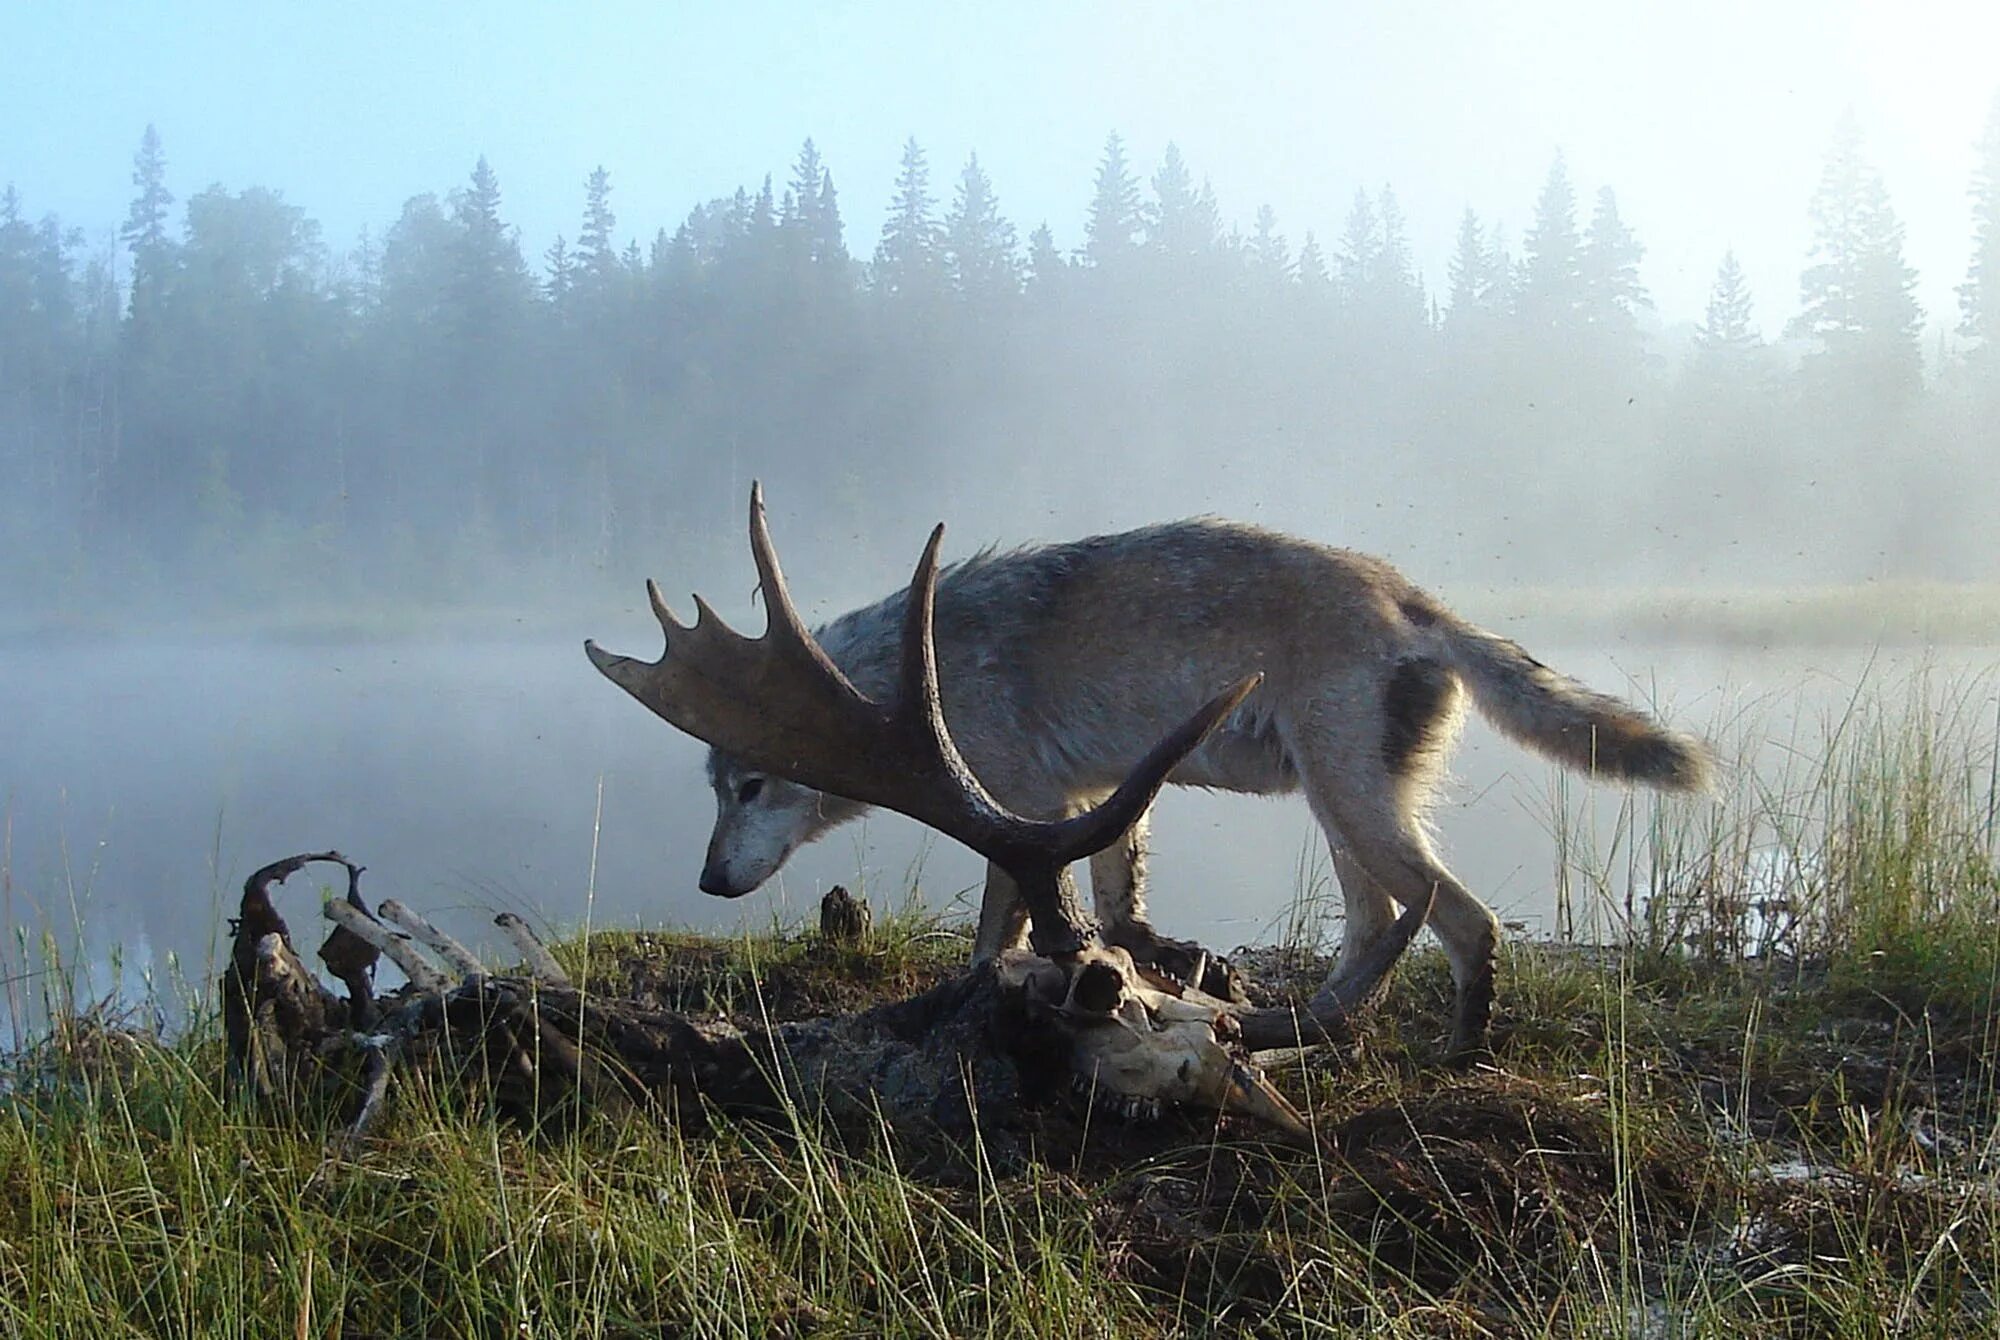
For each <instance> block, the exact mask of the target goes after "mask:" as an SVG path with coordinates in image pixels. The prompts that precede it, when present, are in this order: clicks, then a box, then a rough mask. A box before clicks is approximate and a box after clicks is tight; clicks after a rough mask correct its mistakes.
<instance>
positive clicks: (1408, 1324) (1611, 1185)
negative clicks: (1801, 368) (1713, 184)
mask: <svg viewBox="0 0 2000 1340" xmlns="http://www.w3.org/2000/svg"><path fill="white" fill-rule="evenodd" d="M1989 693H1990V691H1989V689H1988V688H1987V687H1986V686H1983V685H1980V684H1969V685H1968V684H1936V683H1931V682H1929V681H1927V680H1924V679H1923V678H1921V677H1919V678H1918V679H1915V680H1912V681H1910V682H1909V683H1907V684H1897V685H1881V686H1877V688H1876V689H1875V690H1873V691H1871V692H1870V693H1867V694H1863V695H1857V697H1856V698H1855V699H1854V700H1853V701H1852V702H1850V703H1848V704H1846V705H1845V706H1844V707H1843V709H1842V710H1841V711H1839V712H1837V713H1835V714H1834V715H1833V716H1832V717H1830V718H1829V719H1828V720H1827V721H1825V722H1823V723H1821V724H1820V726H1819V728H1818V729H1817V730H1810V729H1809V730H1807V731H1805V732H1803V734H1802V736H1801V737H1800V738H1787V739H1783V740H1776V741H1768V740H1761V739H1760V738H1759V732H1758V729H1757V727H1756V726H1755V724H1754V723H1744V724H1741V725H1739V727H1738V728H1737V729H1736V730H1735V731H1734V732H1733V734H1734V738H1733V739H1731V740H1730V741H1729V742H1728V743H1729V746H1730V752H1733V753H1736V754H1738V755H1744V754H1749V753H1752V752H1756V751H1759V750H1761V751H1764V754H1765V758H1764V760H1763V764H1762V766H1760V767H1759V768H1758V769H1757V770H1756V776H1757V777H1759V778H1761V781H1757V782H1750V781H1748V780H1744V781H1742V782H1740V783H1739V784H1737V785H1733V786H1731V787H1730V788H1728V789H1727V791H1726V792H1725V797H1724V798H1723V799H1722V800H1721V801H1719V802H1717V803H1714V804H1705V803H1694V804H1690V803H1687V802H1669V803H1659V804H1655V803H1653V802H1650V801H1648V802H1645V803H1644V804H1643V805H1641V804H1632V805H1628V806H1626V807H1625V808H1624V809H1622V810H1621V811H1620V813H1619V815H1618V817H1617V819H1616V821H1615V822H1613V823H1612V824H1611V825H1609V826H1608V829H1606V830H1604V831H1599V830H1597V829H1592V828H1587V827H1585V826H1583V825H1581V824H1579V823H1576V822H1574V820H1573V818H1572V817H1570V816H1569V815H1568V807H1569V806H1570V805H1571V803H1572V797H1571V796H1570V795H1569V793H1568V792H1567V791H1564V790H1558V791H1557V792H1556V793H1555V794H1554V796H1553V797H1552V801H1553V805H1552V820H1551V827H1552V830H1553V833H1554V836H1555V838H1556V841H1557V844H1558V846H1559V848H1560V849H1561V851H1560V854H1561V859H1562V861H1563V862H1564V865H1565V868H1566V869H1567V871H1568V878H1569V886H1570V890H1571V892H1570V897H1571V899H1572V903H1573V917H1572V924H1574V925H1575V926H1576V928H1577V936H1576V939H1575V941H1574V942H1569V943H1565V942H1560V941H1558V942H1540V943H1523V944H1515V945H1513V946H1512V947H1511V948H1510V949H1509V951H1508V952H1507V954H1506V957H1505V960H1504V962H1503V964H1502V990H1503V997H1502V1002H1501V1013H1500V1019H1499V1023H1500V1028H1499V1039H1498V1049H1497V1054H1498V1062H1499V1064H1498V1067H1497V1068H1496V1069H1494V1070H1490V1071H1479V1072H1474V1073H1470V1074H1458V1073H1454V1072H1452V1071H1450V1070H1448V1069H1447V1068H1446V1067H1445V1066H1444V1065H1443V1064H1442V1055H1441V1049H1442V1046H1443V1040H1444V1039H1443V1034H1444V1032H1445V1021H1446V1019H1447V1018H1448V1003H1449V993H1450V984H1449V977H1448V974H1447V972H1446V970H1445V968H1444V965H1443V962H1442V959H1441V957H1440V956H1438V955H1437V954H1436V953H1434V952H1420V953H1418V954H1416V955H1413V956H1412V958H1411V960H1410V961H1409V962H1408V963H1406V964H1405V965H1404V966H1403V968H1402V970H1401V971H1400V973H1399V975H1398V977H1397V979H1396V982H1395V984H1394V987H1393V989H1392V990H1391V992H1390V994H1389V996H1388V998H1387V1000H1386V1001H1385V1002H1384V1005H1383V1007H1382V1011H1381V1014H1380V1017H1379V1019H1378V1021H1377V1023H1376V1026H1375V1027H1374V1028H1373V1029H1372V1030H1371V1032H1370V1034H1369V1037H1368V1039H1367V1042H1366V1045H1365V1046H1362V1047H1360V1048H1357V1049H1355V1050H1353V1051H1351V1052H1349V1053H1347V1054H1345V1055H1340V1056H1318V1057H1311V1058H1306V1059H1304V1060H1302V1061H1300V1060H1294V1061H1288V1062H1286V1063H1285V1064H1284V1065H1283V1066H1281V1067H1279V1068H1277V1069H1275V1070H1274V1074H1275V1075H1276V1077H1277V1078H1278V1080H1279V1082H1280V1084H1281V1086H1282V1087H1284V1088H1285V1089H1286V1090H1287V1092H1288V1093H1290V1094H1291V1095H1292V1096H1293V1098H1294V1099H1295V1101H1297V1102H1298V1103H1299V1105H1300V1106H1301V1108H1302V1109H1303V1110H1306V1111H1308V1112H1309V1113H1311V1115H1312V1117H1313V1119H1314V1121H1315V1122H1316V1123H1317V1124H1318V1126H1319V1128H1320V1129H1321V1130H1322V1132H1324V1133H1325V1134H1326V1136H1327V1137H1328V1138H1327V1139H1326V1140H1325V1141H1323V1142H1322V1144H1321V1146H1320V1148H1318V1149H1317V1150H1301V1149H1293V1148H1289V1147H1284V1146H1278V1145H1273V1144H1271V1143H1268V1142H1266V1141H1265V1140H1263V1139H1261V1138H1260V1137H1259V1135H1258V1133H1257V1132H1254V1131H1250V1130H1246V1129H1243V1128H1241V1127H1238V1126H1235V1125H1231V1124H1224V1125H1222V1126H1220V1127H1218V1126H1216V1125H1215V1124H1214V1123H1212V1122H1209V1121H1206V1120H1204V1119H1202V1118H1199V1117H1194V1116H1187V1115H1180V1116H1174V1117H1170V1118H1168V1119H1166V1120H1164V1121H1163V1122H1161V1123H1160V1124H1158V1125H1156V1126H1148V1127H1131V1126H1125V1125H1122V1124H1118V1123H1114V1122H1111V1121H1110V1120H1109V1119H1102V1120H1098V1119H1093V1124H1092V1125H1091V1126H1090V1128H1089V1133H1088V1135H1087V1137H1086V1139H1085V1140H1084V1142H1083V1145H1082V1147H1081V1148H1075V1147H1062V1148H1059V1147H1050V1146H1047V1145H1044V1144H1040V1143H1038V1142H1037V1140H1036V1138H1035V1133H1034V1132H1033V1131H1030V1132H1029V1133H1028V1134H1027V1136H1026V1137H1025V1138H1024V1139H1023V1141H1022V1142H1021V1143H1020V1144H1019V1145H1018V1146H1017V1147H1006V1148H1003V1147H1000V1146H998V1145H994V1146H989V1145H987V1144H984V1143H975V1144H973V1145H971V1146H970V1147H966V1146H953V1147H952V1148H950V1149H948V1150H945V1151H943V1152H942V1153H940V1151H938V1150H936V1149H930V1148H919V1147H916V1146H915V1145H914V1144H913V1142H912V1141H911V1140H910V1139H907V1138H905V1137H904V1136H902V1135H899V1134H898V1133H896V1132H891V1131H885V1130H879V1129H878V1130H862V1131H858V1132H857V1131H846V1132H838V1131H833V1130H830V1129H828V1128H826V1127H825V1126H824V1125H823V1124H822V1123H820V1122H817V1121H815V1120H813V1119H811V1117H810V1116H809V1115H807V1114H794V1117H793V1119H792V1120H790V1121H788V1122H781V1123H779V1124H778V1125H777V1126H775V1127H763V1126H751V1125H732V1124H729V1123H726V1122H699V1121H688V1122H684V1123H681V1124H678V1125H662V1124H654V1123H650V1122H645V1121H642V1120H639V1119H615V1118H612V1117H598V1118H596V1119H593V1120H592V1121H590V1122H587V1123H585V1124H584V1125H583V1126H582V1127H581V1128H580V1129H578V1130H576V1131H574V1132H572V1133H569V1134H565V1135H562V1136H553V1135H544V1134H537V1133H534V1132H529V1131H523V1130H519V1129H516V1128H513V1127H510V1126H508V1125H505V1124H503V1123H498V1122H496V1121H495V1120H494V1119H493V1118H492V1117H491V1116H490V1115H488V1112H487V1111H486V1109H485V1107H484V1106H483V1105H481V1104H479V1103H477V1102H474V1101H468V1100H467V1099H466V1097H465V1096H464V1095H463V1094H461V1093H460V1092H458V1091H456V1090H453V1089H450V1088H447V1087H444V1086H442V1085H441V1084H436V1083H434V1082H433V1081H434V1079H435V1077H430V1078H426V1077H424V1076H422V1075H419V1076H416V1077H413V1078H412V1080H411V1081H410V1082H407V1083H405V1084H404V1085H402V1086H400V1087H399V1089H398V1090H397V1099H396V1102H395V1103H394V1104H393V1106H392V1109H391V1111H390V1113H389V1114H388V1116H387V1117H386V1119H385V1125H384V1126H383V1127H382V1128H381V1129H380V1131H379V1133H378V1135H377V1137H376V1138H374V1139H372V1140H371V1141H370V1142H369V1143H368V1144H367V1145H366V1146H365V1147H363V1148H360V1149H358V1150H350V1151H345V1152H335V1151H334V1150H333V1147H332V1146H331V1145H330V1144H329V1142H328V1141H327V1140H326V1139H325V1138H324V1137H325V1136H326V1135H327V1134H328V1133H329V1132H330V1130H331V1129H332V1123H331V1118H330V1116H328V1115H326V1114H313V1113H271V1112H259V1111H255V1110H252V1109H250V1108H248V1107H246V1106H243V1105H241V1104H240V1103H238V1102H237V1101H235V1100H231V1099H225V1098H224V1097H223V1095H222V1093H221V1089H220V1074H221V1070H222V1062H221V1046H220V1041H219V1038H218V1037H217V1029H216V1028H215V1027H214V1022H213V1019H212V1017H211V1016H209V1015H207V1014H202V1015H200V1016H198V1017H197V1018H196V1019H195V1021H194V1023H193V1024H192V1025H191V1026H189V1027H187V1028H185V1029H183V1030H181V1031H179V1032H177V1033H176V1034H174V1035H173V1036H172V1037H170V1038H163V1037H161V1036H159V1035H158V1034H156V1033H153V1032H149V1031H147V1030H144V1029H137V1028H132V1027H129V1026H127V1025H125V1024H124V1023H122V1022H121V1021H120V1020H119V1019H118V1018H117V1017H116V1016H115V1015H113V1014H110V1013H108V1012H107V1011H105V1010H103V1009H98V1010H92V1009H87V1008H79V1007H78V1006H77V1005H76V1004H74V1003H73V1002H70V1001H68V1000H67V998H59V999H57V1000H55V1001H53V1002H52V1003H53V1004H54V1005H55V1007H56V1008H55V1011H54V1016H55V1018H56V1020H57V1022H56V1024H55V1025H54V1026H53V1027H52V1028H51V1029H50V1030H49V1031H48V1033H47V1034H46V1036H44V1037H43V1038H41V1039H39V1040H37V1041H36V1043H35V1044H34V1045H33V1046H31V1047H29V1048H27V1049H25V1050H23V1051H22V1052H20V1053H19V1054H18V1055H16V1056H15V1057H13V1058H12V1059H11V1061H10V1062H9V1064H8V1068H7V1074H6V1084H5V1088H4V1092H0V1333H4V1334H6V1335H10V1336H12V1335H20V1336H69V1335H89V1336H116V1335H189V1336H193V1335H202V1336H208V1335H292V1336H307V1335H312V1336H318V1335H333V1334H343V1335H412V1334H421V1335H464V1336H489V1335H500V1334H512V1335H552V1336H600V1335H602V1336H637V1335H646V1336H660V1335H671V1336H681V1335H687V1336H745V1337H748V1336H765V1335H829V1336H840V1335H854V1336H861V1335H910V1336H959V1335H1016V1334H1034V1335H1037V1336H1070V1335H1076V1336H1097V1335H1105V1336H1110V1335H1118V1336H1121V1337H1122V1336H1151V1335H1207V1334H1244V1333H1249V1334H1260V1335H1272V1336H1321V1335H1357V1336H1358V1335H1390V1336H1397V1335H1400V1336H1456V1335H1463V1336H1483V1335H1506V1336H1514V1335H1522V1336H1544V1335H1548V1336H1557V1335H1561V1336H1570V1335H1577V1336H1607V1337H1608V1336H1631V1335H1640V1336H1662V1337H1667V1336H1672V1337H1682V1336H1731V1337H1736V1336H1743V1335H1800V1336H1805V1335H1814V1336H1817V1335H1835V1336H1854V1337H1866V1336H1891V1335H1896V1336H1902V1335H1930V1336H1957V1335H1965V1334H1979V1333H1992V1332H1994V1331H1995V1330H1996V1329H2000V1182H1996V1179H1995V1169H1996V1166H2000V1143H1996V1139H2000V1137H1996V1135H1995V1134H1994V1132H1995V1131H1996V1129H2000V1126H1996V1121H2000V1088H1996V1083H1995V1074H1996V1059H2000V1037H1996V1020H2000V1010H1996V998H2000V874H1996V866H1995V859H1994V856H1995V845H1994V844H1995V831H1994V825H1995V815H1994V809H1995V805H1994V797H1995V790H1994V777H1995V767H1996V764H1995V745H1996V738H1995V725H1994V717H1993V715H1992V713H1993V702H1992V699H1991V697H1990V696H1989ZM1743 776H1744V777H1745V778H1747V777H1748V776H1749V773H1748V772H1746V773H1744V774H1743ZM1322 874H1323V872H1321V871H1319V870H1318V869H1317V867H1315V866H1314V865H1313V863H1312V862H1311V861H1310V860H1307V861H1305V862H1303V863H1302V866H1301V884H1302V889H1303V890H1304V891H1305V892H1307V893H1311V892H1312V891H1314V890H1318V894H1317V895H1316V896H1320V897H1323V896H1324V880H1323V878H1322ZM1301 904H1302V905H1301V907H1300V908H1299V909H1297V910H1296V911H1295V913H1294V914H1293V916H1292V917H1291V918H1290V919H1289V920H1288V922H1287V926H1288V931H1287V934H1288V936H1290V937H1293V938H1294V940H1295V942H1294V943H1291V944H1289V945H1287V946H1285V948H1286V951H1287V952H1285V953H1282V954H1267V955H1262V956H1259V957H1258V959H1257V963H1258V965H1259V970H1260V972H1262V973H1263V974H1264V975H1265V976H1266V977H1267V978H1280V979H1286V980H1284V981H1280V982H1279V983H1278V984H1279V985H1285V984H1293V985H1296V984H1299V983H1304V984H1311V983H1312V982H1313V981H1314V979H1315V978H1316V976H1317V975H1318V974H1319V973H1320V972H1321V971H1323V969H1324V966H1325V960H1324V957H1323V953H1322V950H1323V945H1321V944H1319V943H1318V941H1319V940H1320V939H1321V938H1322V937H1323V934H1324V931H1325V928H1326V918H1325V916H1324V909H1323V908H1322V907H1318V906H1315V905H1312V898H1311V897H1302V899H1301ZM1592 927H1595V928H1596V929H1597V933H1595V934H1592V933H1591V930H1592ZM964 945H965V942H964V939H963V936H962V934H961V933H960V932H959V931H958V929H957V928H954V927H951V926H948V925H945V924H943V923H940V922H939V921H937V920H935V919H934V918H929V917H926V916H924V915H923V914H921V913H920V912H917V911H915V910H911V909H905V910H904V911H903V912H901V913H898V914H896V915H894V916H892V917H889V918H887V919H885V924H883V925H880V926H878V928H877V929H876V931H875V932H874V934H873V936H872V937H871V939H870V940H869V941H868V942H866V943H865V944H864V945H862V946H859V947H838V948H837V947H833V946H828V945H824V944H822V943H820V942H818V940H817V939H816V937H812V936H807V935H780V934H773V935H769V936H759V937H754V938H747V939H740V940H733V941H715V940H704V939H701V938H698V937H692V936H685V935H674V934H666V933H656V934H630V933H623V934H615V935H614V934H597V935H593V936H591V937H589V939H588V941H587V942H572V943H570V944H567V945H563V946H560V947H559V949H558V953H559V955H560V956H562V957H563V958H564V959H565V960H566V966H568V967H569V968H570V969H571V971H572V972H574V973H579V974H581V973H587V974H588V976H589V980H590V981H591V982H592V983H593V989H594V990H598V991H603V992H617V993H621V994H640V995H646V996H649V997H650V998H652V999H654V1000H655V1001H656V1002H658V1003H661V1004H665V1005H669V1006H671V1007H673V1008H677V1009H683V1010H689V1011H696V1012H706V1013H721V1014H729V1015H737V1016H741V1017H746V1018H753V1017H761V1016H762V1015H765V1014H770V1015H773V1016H777V1017H798V1016H804V1015H809V1014H814V1013H820V1012H824V1011H827V1010H832V1009H847V1008H852V1007H853V1006H855V1005H857V1004H859V1003H862V1002H864V1001H867V1000H871V999H875V998H880V997H884V996H893V995H902V994H907V993H908V992H910V991H913V990H915V989H917V988H919V987H921V986H922V985H924V984H926V983H927V982H929V981H933V980H936V979H937V978H938V977H939V976H940V975H942V974H944V973H947V972H949V971H951V970H952V968H953V967H954V966H955V965H956V964H957V962H958V961H959V960H960V958H961V957H962V955H963V953H964ZM60 979H61V974H60V973H57V974H55V975H54V976H53V977H51V978H49V979H45V980H49V981H52V982H59V981H60ZM49 989H50V990H56V991H59V990H60V988H59V987H55V986H51V987H50V988H49Z"/></svg>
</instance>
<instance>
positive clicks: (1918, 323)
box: [1785, 113, 1923, 405]
mask: <svg viewBox="0 0 2000 1340" xmlns="http://www.w3.org/2000/svg"><path fill="white" fill-rule="evenodd" d="M1810 214H1811V217H1812V221H1813V246H1812V251H1811V253H1810V255H1809V257H1808V259H1809V261H1810V263H1809V264H1808V265H1807V266H1806V268H1805V271H1804V272H1803V273H1802V274H1801V275H1800V276H1799V292H1800V298H1801V301H1802V310H1801V311H1800V312H1799V314H1798V315H1797V316H1796V317H1794V318H1793V319H1792V321H1791V322H1790V323H1789V324H1788V325H1787V326H1786V327H1785V333H1786V334H1788V335H1792V336H1800V337H1805V338H1809V339H1812V340H1814V341H1815V342H1816V343H1817V344H1818V346H1819V347H1818V349H1817V350H1816V352H1815V353H1814V354H1813V355H1810V356H1809V358H1808V363H1809V364H1811V365H1813V366H1814V367H1815V368H1816V369H1817V371H1818V373H1819V374H1820V375H1822V377H1823V379H1824V381H1825V383H1826V385H1827V386H1828V388H1829V389H1838V390H1841V391H1844V392H1857V391H1862V390H1866V391H1872V392H1874V393H1876V394H1878V395H1881V396H1886V397H1888V403H1889V404H1892V405H1893V404H1894V403H1897V402H1899V401H1900V400H1901V399H1902V398H1904V397H1907V396H1908V395H1910V394H1913V393H1914V392H1915V391H1916V390H1917V389H1918V388H1919V387H1920V386H1921V384H1922V380H1923V352H1922V349H1921V348H1920V346H1919V344H1918V334H1919V332H1920V330H1921V327H1922V321H1923V310H1922V309H1921V308H1920V307H1919V306H1918V305H1917V299H1916V284H1917V275H1916V271H1914V270H1912V269H1911V268H1910V267H1909V265H1908V264H1906V263H1905V262H1904V260H1903V225H1902V223H1901V221H1900V220H1898V219H1897V217H1896V211H1895V208H1894V207H1893V206H1892V205H1891V204H1890V203H1889V192H1888V188H1887V187H1886V186H1884V185H1883V182H1882V176H1881V174H1880V173H1879V172H1877V171H1876V170H1875V169H1874V168H1872V167H1871V166H1869V165H1868V163H1867V162H1866V161H1865V160H1864V159H1863V158H1862V155H1861V130H1860V126H1859V124H1858V123H1857V122H1856V121H1855V119H1854V117H1853V115H1852V113H1849V114H1848V115H1846V116H1844V117H1842V119H1841V122H1840V125H1839V126H1838V128H1837V129H1836V130H1835V132H1834V144H1833V149H1832V151H1831V152H1830V153H1829V154H1828V156H1827V161H1826V166H1825V168H1824V169H1823V171H1822V172H1821V174H1820V182H1819V186H1818V188H1817V189H1816V190H1815V191H1814V192H1813V198H1812V206H1811V209H1810Z"/></svg>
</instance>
